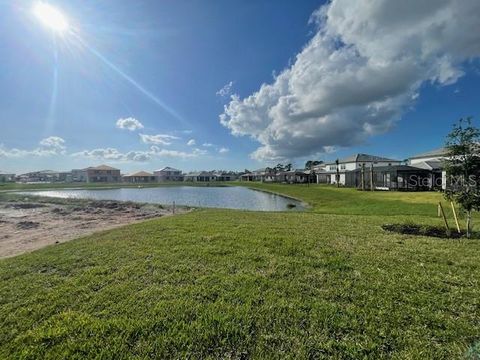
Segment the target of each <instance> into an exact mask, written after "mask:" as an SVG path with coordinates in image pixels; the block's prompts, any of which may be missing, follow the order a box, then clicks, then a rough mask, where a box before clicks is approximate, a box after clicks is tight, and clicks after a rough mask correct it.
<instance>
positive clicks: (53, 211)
mask: <svg viewBox="0 0 480 360" xmlns="http://www.w3.org/2000/svg"><path fill="white" fill-rule="evenodd" d="M185 211H188V209H187V208H177V209H175V213H182V212H185ZM172 214H173V209H172V208H171V207H166V206H162V205H155V204H137V203H131V202H119V201H96V200H77V199H53V198H40V197H24V196H19V195H11V194H9V195H4V194H2V195H1V196H0V258H5V257H10V256H15V255H18V254H22V253H25V252H29V251H33V250H36V249H39V248H41V247H44V246H47V245H52V244H58V243H62V242H66V241H69V240H72V239H75V238H78V237H80V236H84V235H89V234H92V233H94V232H97V231H100V230H106V229H112V228H115V227H119V226H122V225H126V224H131V223H134V222H138V221H142V220H145V219H151V218H156V217H161V216H167V215H172Z"/></svg>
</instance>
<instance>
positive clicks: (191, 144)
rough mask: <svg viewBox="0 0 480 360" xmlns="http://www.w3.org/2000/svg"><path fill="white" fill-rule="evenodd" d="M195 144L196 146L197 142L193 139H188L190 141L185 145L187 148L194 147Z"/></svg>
mask: <svg viewBox="0 0 480 360" xmlns="http://www.w3.org/2000/svg"><path fill="white" fill-rule="evenodd" d="M196 144H197V142H196V141H195V139H190V140H188V142H187V145H188V146H194V145H196Z"/></svg>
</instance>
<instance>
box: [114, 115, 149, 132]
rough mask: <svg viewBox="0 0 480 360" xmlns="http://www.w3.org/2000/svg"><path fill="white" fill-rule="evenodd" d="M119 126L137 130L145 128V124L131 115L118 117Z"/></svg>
mask: <svg viewBox="0 0 480 360" xmlns="http://www.w3.org/2000/svg"><path fill="white" fill-rule="evenodd" d="M117 128H119V129H125V130H129V131H135V130H139V129H143V124H142V123H141V122H140V121H138V120H137V119H135V118H133V117H129V118H125V119H118V120H117Z"/></svg>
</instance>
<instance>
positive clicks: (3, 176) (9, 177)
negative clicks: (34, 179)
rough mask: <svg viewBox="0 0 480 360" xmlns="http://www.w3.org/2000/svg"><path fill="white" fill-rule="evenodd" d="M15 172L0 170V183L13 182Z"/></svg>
mask: <svg viewBox="0 0 480 360" xmlns="http://www.w3.org/2000/svg"><path fill="white" fill-rule="evenodd" d="M14 181H15V174H9V173H6V172H2V171H0V183H6V182H14Z"/></svg>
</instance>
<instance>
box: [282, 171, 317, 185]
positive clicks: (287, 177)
mask: <svg viewBox="0 0 480 360" xmlns="http://www.w3.org/2000/svg"><path fill="white" fill-rule="evenodd" d="M276 181H278V182H283V183H289V184H303V183H308V182H310V171H309V170H307V171H305V170H299V169H296V170H291V171H280V172H278V173H277V175H276Z"/></svg>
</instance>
